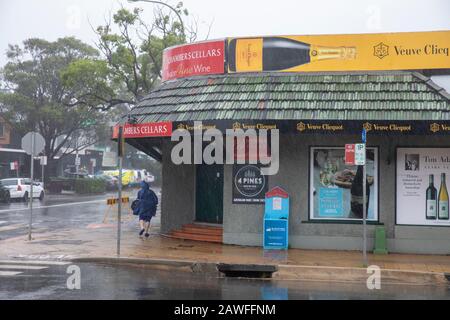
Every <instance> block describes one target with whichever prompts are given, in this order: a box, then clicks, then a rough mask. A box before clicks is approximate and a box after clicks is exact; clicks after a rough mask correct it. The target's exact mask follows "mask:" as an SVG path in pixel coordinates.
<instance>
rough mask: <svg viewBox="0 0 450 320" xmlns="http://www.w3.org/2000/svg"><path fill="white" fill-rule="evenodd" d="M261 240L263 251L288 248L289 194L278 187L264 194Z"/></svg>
mask: <svg viewBox="0 0 450 320" xmlns="http://www.w3.org/2000/svg"><path fill="white" fill-rule="evenodd" d="M263 238H264V239H263V247H264V249H278V250H280V249H287V248H288V246H289V194H288V193H287V192H286V191H284V190H283V189H282V188H280V187H275V188H273V189H271V190H270V191H269V192H267V193H266V203H265V210H264V236H263Z"/></svg>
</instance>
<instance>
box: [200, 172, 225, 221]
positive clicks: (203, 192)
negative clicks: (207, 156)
mask: <svg viewBox="0 0 450 320" xmlns="http://www.w3.org/2000/svg"><path fill="white" fill-rule="evenodd" d="M196 169H197V170H196V171H197V180H196V188H195V189H196V196H195V199H196V202H195V204H196V206H195V209H196V216H195V218H196V219H195V220H196V221H197V222H208V223H219V224H221V223H222V222H223V165H217V164H214V165H206V164H201V165H197V167H196Z"/></svg>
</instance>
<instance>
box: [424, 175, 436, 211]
mask: <svg viewBox="0 0 450 320" xmlns="http://www.w3.org/2000/svg"><path fill="white" fill-rule="evenodd" d="M426 196H427V200H426V201H427V202H426V213H425V218H426V219H427V220H436V219H437V211H438V207H437V190H436V188H435V187H434V175H432V174H430V185H429V186H428V188H427V193H426Z"/></svg>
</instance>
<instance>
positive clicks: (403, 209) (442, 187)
mask: <svg viewBox="0 0 450 320" xmlns="http://www.w3.org/2000/svg"><path fill="white" fill-rule="evenodd" d="M449 176H450V148H398V149H397V195H396V196H397V224H404V225H429V226H450V220H449V194H448V193H449V191H448V185H449V183H450V180H449V179H450V177H449Z"/></svg>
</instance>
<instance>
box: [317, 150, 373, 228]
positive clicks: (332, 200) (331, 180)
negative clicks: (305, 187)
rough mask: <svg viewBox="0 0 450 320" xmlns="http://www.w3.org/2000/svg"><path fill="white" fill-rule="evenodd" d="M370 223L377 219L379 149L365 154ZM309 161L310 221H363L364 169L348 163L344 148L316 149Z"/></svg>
mask: <svg viewBox="0 0 450 320" xmlns="http://www.w3.org/2000/svg"><path fill="white" fill-rule="evenodd" d="M366 154H367V155H366V186H367V187H366V194H367V197H366V204H367V220H372V221H377V220H378V149H376V148H367V153H366ZM310 156H311V159H310V166H311V168H310V219H323V220H361V219H362V217H363V170H362V166H349V165H346V164H345V148H344V147H314V148H312V149H311V155H310Z"/></svg>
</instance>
